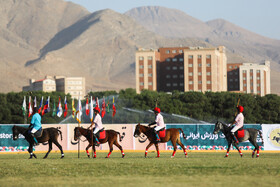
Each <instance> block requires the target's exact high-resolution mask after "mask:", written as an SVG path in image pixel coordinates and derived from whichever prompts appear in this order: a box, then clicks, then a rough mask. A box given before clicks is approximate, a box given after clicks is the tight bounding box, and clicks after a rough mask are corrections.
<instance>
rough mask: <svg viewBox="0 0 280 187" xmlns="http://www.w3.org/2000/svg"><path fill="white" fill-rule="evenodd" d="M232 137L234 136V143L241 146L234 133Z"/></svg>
mask: <svg viewBox="0 0 280 187" xmlns="http://www.w3.org/2000/svg"><path fill="white" fill-rule="evenodd" d="M231 136H232V138H233V140H234V142H235V143H236V144H239V141H238V139H237V137H236V136H235V134H234V132H233V133H232V134H231Z"/></svg>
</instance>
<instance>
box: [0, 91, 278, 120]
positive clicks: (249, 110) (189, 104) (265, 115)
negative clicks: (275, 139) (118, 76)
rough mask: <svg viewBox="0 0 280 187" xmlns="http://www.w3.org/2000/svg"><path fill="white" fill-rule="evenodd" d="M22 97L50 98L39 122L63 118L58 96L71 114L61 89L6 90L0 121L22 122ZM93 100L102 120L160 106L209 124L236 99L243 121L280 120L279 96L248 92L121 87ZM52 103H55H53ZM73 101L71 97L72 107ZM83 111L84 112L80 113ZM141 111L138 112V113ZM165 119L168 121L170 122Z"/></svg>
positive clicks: (225, 116) (229, 116) (226, 116)
mask: <svg viewBox="0 0 280 187" xmlns="http://www.w3.org/2000/svg"><path fill="white" fill-rule="evenodd" d="M112 95H113V96H115V97H114V98H115V106H116V109H117V113H116V115H115V117H112V115H111V113H110V111H109V108H111V105H112V97H110V96H112ZM24 96H26V98H27V100H26V102H27V106H28V96H32V99H34V97H35V96H36V98H37V106H39V104H40V101H41V97H42V96H44V103H43V104H45V101H46V99H47V97H48V96H50V98H51V102H50V107H51V111H50V112H49V113H46V114H45V115H44V116H43V117H42V123H43V124H49V123H60V122H61V121H63V120H64V118H63V117H60V118H59V117H57V116H56V115H52V113H53V112H52V110H53V107H57V104H58V98H59V96H60V97H61V104H62V105H64V103H63V101H64V97H65V96H66V97H67V103H68V104H67V105H68V116H71V114H72V105H71V101H72V99H71V95H69V94H64V93H62V92H51V93H48V92H41V91H38V92H17V93H15V92H10V93H7V94H4V93H1V94H0V124H23V123H24V116H23V112H22V102H23V98H24ZM88 96H89V98H90V96H93V99H96V98H97V97H98V98H99V102H100V105H101V103H102V99H103V97H104V98H105V100H106V101H105V102H106V105H109V107H108V111H107V114H106V115H105V117H104V119H103V123H138V122H145V123H148V122H150V121H151V120H153V114H152V113H151V112H150V114H149V115H145V114H144V115H139V114H137V113H129V112H127V111H126V110H125V109H127V108H128V109H136V110H139V111H144V112H145V111H149V110H152V109H153V108H154V107H155V106H158V107H160V108H161V111H162V112H164V113H167V114H178V115H182V116H186V117H190V118H194V119H197V120H202V121H205V122H209V123H214V122H215V121H217V120H221V121H224V122H228V123H230V122H232V120H233V119H234V115H235V113H236V105H237V102H238V99H240V102H239V104H240V105H242V106H243V107H244V116H245V123H247V124H255V123H257V124H259V123H260V124H276V123H280V96H278V95H275V94H268V95H266V96H263V97H261V96H258V95H251V94H239V93H231V92H205V93H201V92H179V91H173V92H172V93H165V92H156V91H149V90H143V91H142V92H141V94H137V93H136V91H135V89H131V88H128V89H125V90H120V91H119V92H116V91H104V92H90V93H89V94H88ZM81 99H82V105H83V106H85V102H86V100H85V98H81ZM53 102H55V106H53V105H54V104H53ZM76 105H77V100H75V107H76ZM84 113H85V112H84ZM140 113H141V112H140ZM30 120H31V118H27V121H26V123H27V124H29V123H30ZM82 120H83V122H84V123H89V122H90V120H89V118H88V117H86V116H85V114H83V117H82ZM75 122H76V120H75V119H74V118H72V117H70V118H68V120H67V123H75ZM172 122H173V120H172V119H171V120H169V121H168V123H172Z"/></svg>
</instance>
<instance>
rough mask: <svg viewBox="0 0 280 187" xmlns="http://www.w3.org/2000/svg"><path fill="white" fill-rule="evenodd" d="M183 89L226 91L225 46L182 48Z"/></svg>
mask: <svg viewBox="0 0 280 187" xmlns="http://www.w3.org/2000/svg"><path fill="white" fill-rule="evenodd" d="M184 60H185V63H184V77H185V78H184V79H185V89H184V91H199V92H206V91H212V92H220V91H227V57H226V53H225V47H224V46H219V47H218V48H201V47H196V48H190V49H185V50H184Z"/></svg>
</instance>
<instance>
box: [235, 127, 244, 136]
mask: <svg viewBox="0 0 280 187" xmlns="http://www.w3.org/2000/svg"><path fill="white" fill-rule="evenodd" d="M234 134H235V136H236V137H237V138H243V137H244V136H245V131H244V129H243V128H241V129H238V131H236V132H235V133H234Z"/></svg>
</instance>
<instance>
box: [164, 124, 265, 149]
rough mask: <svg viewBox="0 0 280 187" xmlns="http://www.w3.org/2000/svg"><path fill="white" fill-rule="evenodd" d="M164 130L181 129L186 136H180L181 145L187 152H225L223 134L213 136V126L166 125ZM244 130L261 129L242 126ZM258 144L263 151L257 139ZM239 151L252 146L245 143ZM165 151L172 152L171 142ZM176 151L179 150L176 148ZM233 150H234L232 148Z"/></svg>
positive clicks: (249, 125) (253, 126)
mask: <svg viewBox="0 0 280 187" xmlns="http://www.w3.org/2000/svg"><path fill="white" fill-rule="evenodd" d="M166 128H167V129H169V128H182V130H183V131H184V133H185V135H186V139H184V138H183V136H182V133H181V134H180V137H181V141H182V143H183V144H184V145H185V146H186V148H187V150H226V149H227V147H228V143H227V141H226V139H225V136H224V134H223V133H221V132H219V133H218V134H213V131H214V124H167V125H166ZM244 128H245V129H246V128H255V129H259V130H260V129H261V126H260V125H251V124H247V125H244ZM257 142H258V144H259V145H260V146H261V150H263V145H262V144H261V142H262V141H261V139H260V138H258V139H257ZM239 148H240V149H241V150H252V149H254V146H253V145H252V144H251V143H250V142H248V141H246V142H242V143H240V144H239ZM167 149H168V150H172V149H173V146H172V144H171V142H170V141H169V142H167ZM178 149H181V147H180V146H178ZM234 149H235V148H234Z"/></svg>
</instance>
